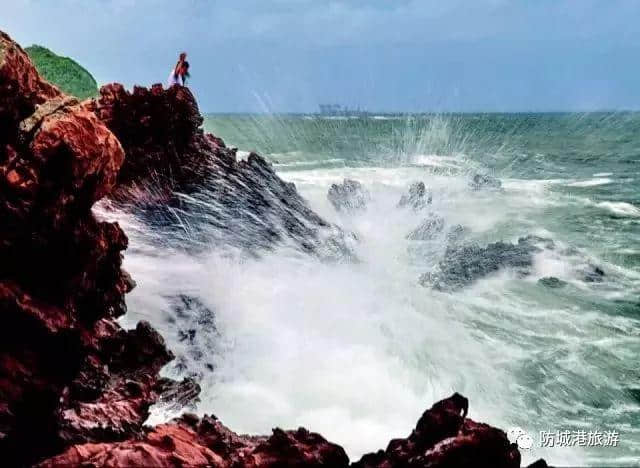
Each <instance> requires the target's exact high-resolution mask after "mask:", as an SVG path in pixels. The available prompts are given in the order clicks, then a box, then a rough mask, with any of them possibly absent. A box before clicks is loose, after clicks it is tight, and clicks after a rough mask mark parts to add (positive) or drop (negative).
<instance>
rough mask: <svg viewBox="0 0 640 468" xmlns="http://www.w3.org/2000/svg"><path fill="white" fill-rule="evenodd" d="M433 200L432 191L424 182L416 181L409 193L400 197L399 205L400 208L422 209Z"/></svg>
mask: <svg viewBox="0 0 640 468" xmlns="http://www.w3.org/2000/svg"><path fill="white" fill-rule="evenodd" d="M431 201H432V196H431V192H430V191H428V190H427V187H426V186H425V185H424V182H414V183H413V184H411V186H410V187H409V193H406V194H404V195H402V197H400V201H399V202H398V206H399V207H400V208H405V207H409V208H413V209H414V210H421V209H423V208H424V207H425V206H427V205H428V204H430V203H431Z"/></svg>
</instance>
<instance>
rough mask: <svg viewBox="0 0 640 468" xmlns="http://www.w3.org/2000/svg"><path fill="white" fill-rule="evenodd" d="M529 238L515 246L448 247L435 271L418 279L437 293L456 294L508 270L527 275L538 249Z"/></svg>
mask: <svg viewBox="0 0 640 468" xmlns="http://www.w3.org/2000/svg"><path fill="white" fill-rule="evenodd" d="M537 239H540V238H535V237H532V236H528V237H522V238H520V239H518V243H517V244H511V243H507V242H496V243H493V244H489V245H487V246H486V247H480V246H478V245H457V244H450V245H449V246H448V247H447V250H446V252H445V254H444V259H443V260H442V261H441V262H439V264H438V266H437V268H436V270H435V271H434V272H431V273H426V274H424V275H422V276H421V278H420V283H421V284H423V285H430V286H432V287H433V288H434V289H438V290H456V289H460V288H462V287H464V286H467V285H469V284H471V283H472V282H474V281H475V280H477V279H479V278H482V277H485V276H487V275H489V274H491V273H495V272H497V271H498V270H500V269H501V268H512V269H514V270H516V271H517V272H518V273H519V274H520V275H527V274H528V273H529V272H530V269H531V266H532V265H533V254H534V253H535V252H539V251H541V250H542V249H541V248H540V247H538V246H537V245H535V243H536V240H537Z"/></svg>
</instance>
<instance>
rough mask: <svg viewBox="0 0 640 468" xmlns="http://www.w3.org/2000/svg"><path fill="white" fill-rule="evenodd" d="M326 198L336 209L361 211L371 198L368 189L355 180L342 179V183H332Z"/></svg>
mask: <svg viewBox="0 0 640 468" xmlns="http://www.w3.org/2000/svg"><path fill="white" fill-rule="evenodd" d="M327 198H328V199H329V201H330V202H331V204H332V205H333V207H334V208H335V209H336V211H347V212H354V211H362V210H364V209H365V208H366V207H367V203H368V202H369V201H370V200H371V195H370V194H369V191H368V190H367V189H366V188H364V186H363V185H362V184H361V183H360V182H358V181H357V180H351V179H344V181H343V182H342V184H332V185H331V188H329V192H328V193H327Z"/></svg>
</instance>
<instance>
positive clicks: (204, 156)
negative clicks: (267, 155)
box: [87, 83, 235, 199]
mask: <svg viewBox="0 0 640 468" xmlns="http://www.w3.org/2000/svg"><path fill="white" fill-rule="evenodd" d="M87 106H88V107H89V108H92V109H94V110H95V112H96V113H97V114H98V116H99V117H100V119H102V121H103V122H104V123H105V124H106V125H107V126H108V127H109V129H111V131H112V132H113V133H114V134H115V135H116V136H117V137H118V139H119V140H120V142H121V143H122V145H123V147H124V148H125V150H126V153H127V158H126V160H125V162H124V164H123V166H122V168H121V170H120V172H119V174H118V191H117V192H116V193H114V196H115V197H116V198H118V197H120V198H125V199H127V198H131V197H130V196H129V195H127V192H128V191H130V190H131V189H135V188H136V187H144V191H145V192H146V193H147V194H149V193H152V192H156V194H157V195H158V196H168V195H169V194H170V193H172V192H173V191H174V190H176V189H179V190H188V189H189V187H190V186H194V185H197V184H199V183H202V181H203V180H204V177H205V176H206V175H207V174H209V173H210V172H211V163H212V161H213V159H214V158H223V159H227V160H233V159H234V158H235V153H233V152H232V151H231V150H228V149H227V148H225V146H224V142H223V141H222V140H221V139H219V138H216V137H214V136H213V135H205V133H204V132H203V131H202V129H201V128H200V126H201V125H202V121H203V119H202V116H201V115H200V112H199V111H198V104H197V103H196V100H195V98H194V97H193V94H191V91H189V89H188V88H184V87H182V86H174V87H171V88H170V89H167V90H164V89H163V88H162V85H154V86H152V87H151V88H150V89H147V88H143V87H139V86H136V87H135V88H134V89H133V92H132V93H129V92H127V91H126V90H125V89H124V87H123V86H122V85H120V84H118V83H114V84H110V85H106V86H103V87H102V88H101V89H100V98H99V99H98V100H97V101H95V102H91V103H87ZM139 193H140V192H139V191H137V192H136V195H139Z"/></svg>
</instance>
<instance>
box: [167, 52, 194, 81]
mask: <svg viewBox="0 0 640 468" xmlns="http://www.w3.org/2000/svg"><path fill="white" fill-rule="evenodd" d="M189 76H190V75H189V62H187V53H186V52H182V53H181V54H180V57H179V58H178V62H177V63H176V66H175V67H173V70H171V73H170V74H169V87H171V86H173V85H180V86H184V85H185V84H186V82H187V78H189Z"/></svg>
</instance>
